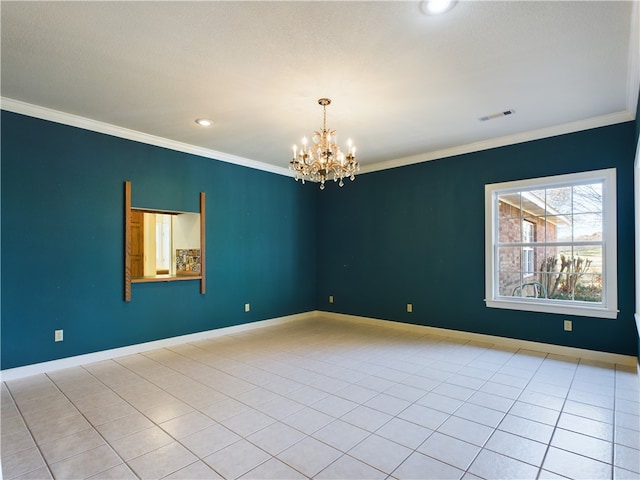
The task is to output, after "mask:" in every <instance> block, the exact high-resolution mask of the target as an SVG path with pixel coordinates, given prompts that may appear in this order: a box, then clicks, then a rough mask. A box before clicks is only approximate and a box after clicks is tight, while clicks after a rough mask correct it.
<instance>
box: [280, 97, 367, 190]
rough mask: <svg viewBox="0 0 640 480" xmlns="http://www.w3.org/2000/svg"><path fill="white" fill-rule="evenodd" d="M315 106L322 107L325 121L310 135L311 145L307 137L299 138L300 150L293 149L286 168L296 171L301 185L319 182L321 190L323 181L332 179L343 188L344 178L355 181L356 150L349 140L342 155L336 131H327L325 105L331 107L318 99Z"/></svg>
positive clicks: (323, 100) (326, 99) (324, 99)
mask: <svg viewBox="0 0 640 480" xmlns="http://www.w3.org/2000/svg"><path fill="white" fill-rule="evenodd" d="M318 104H320V105H322V110H323V112H324V113H323V115H324V120H323V123H322V130H321V131H319V132H318V131H316V132H313V145H311V146H309V145H307V138H306V137H305V138H303V139H302V147H301V148H300V151H298V146H297V145H294V146H293V159H292V160H291V162H289V163H290V164H289V169H290V170H293V171H294V172H295V174H296V175H295V179H296V182H297V181H298V179H301V180H302V183H304V181H305V179H306V180H311V181H312V182H320V189H321V190H324V182H325V181H326V180H327V179H328V178H329V177H330V176H333V181H334V182H337V181H338V180H340V183H339V185H340V186H341V187H342V186H343V185H344V181H343V179H344V177H349V178H350V179H351V180H352V181H353V180H355V178H356V172H357V171H359V170H360V166H359V165H358V161H357V160H356V147H354V146H353V144H352V143H351V139H349V140H348V142H347V145H348V153H347V154H346V155H345V154H344V153H343V152H341V151H340V148H339V147H338V145H336V131H335V130H329V129H327V105H330V104H331V100H330V99H328V98H321V99H319V100H318Z"/></svg>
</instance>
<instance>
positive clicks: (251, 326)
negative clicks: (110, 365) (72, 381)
mask: <svg viewBox="0 0 640 480" xmlns="http://www.w3.org/2000/svg"><path fill="white" fill-rule="evenodd" d="M314 317H316V314H315V312H305V313H298V314H294V315H288V316H285V317H278V318H271V319H268V320H259V321H257V322H251V323H243V324H242V325H234V326H231V327H223V328H217V329H215V330H207V331H204V332H198V333H191V334H188V335H180V336H177V337H171V338H165V339H162V340H155V341H152V342H145V343H138V344H136V345H129V346H127V347H120V348H113V349H110V350H102V351H100V352H95V353H87V354H84V355H76V356H73V357H67V358H61V359H59V360H52V361H49V362H42V363H34V364H33V365H26V366H24V367H16V368H9V369H6V370H0V381H2V382H7V381H11V380H16V379H19V378H23V377H29V376H31V375H37V374H40V373H46V372H53V371H56V370H62V369H65V368H71V367H77V366H80V365H86V364H88V363H94V362H100V361H103V360H111V359H114V358H118V357H123V356H126V355H134V354H136V353H143V352H148V351H149V350H155V349H158V348H165V347H171V346H174V345H179V344H181V343H188V342H197V341H199V340H208V339H210V338H216V337H221V336H224V335H232V334H234V333H240V332H248V331H251V330H257V329H260V328H265V327H272V326H275V325H283V324H285V323H289V322H294V321H301V320H307V319H309V318H314Z"/></svg>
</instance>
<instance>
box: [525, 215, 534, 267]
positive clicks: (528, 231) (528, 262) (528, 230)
mask: <svg viewBox="0 0 640 480" xmlns="http://www.w3.org/2000/svg"><path fill="white" fill-rule="evenodd" d="M533 231H534V224H533V222H530V221H529V220H522V243H523V245H525V246H523V247H522V275H523V276H524V277H532V276H533V272H534V266H533V265H534V261H533V247H531V246H526V245H527V244H532V243H533V242H534V234H533Z"/></svg>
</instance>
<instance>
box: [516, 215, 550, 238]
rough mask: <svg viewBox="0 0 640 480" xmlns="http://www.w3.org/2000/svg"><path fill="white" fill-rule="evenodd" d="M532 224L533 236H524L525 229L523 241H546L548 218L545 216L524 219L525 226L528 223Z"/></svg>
mask: <svg viewBox="0 0 640 480" xmlns="http://www.w3.org/2000/svg"><path fill="white" fill-rule="evenodd" d="M527 223H528V224H530V225H531V237H530V239H527V238H525V237H524V231H523V241H524V242H544V241H545V230H546V229H545V225H546V223H547V222H546V220H545V218H544V217H526V218H524V219H523V220H522V224H523V227H524V226H525V225H526V224H527Z"/></svg>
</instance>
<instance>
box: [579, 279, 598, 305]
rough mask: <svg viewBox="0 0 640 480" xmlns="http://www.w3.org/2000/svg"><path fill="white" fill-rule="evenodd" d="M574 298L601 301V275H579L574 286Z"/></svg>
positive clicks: (583, 300) (584, 300)
mask: <svg viewBox="0 0 640 480" xmlns="http://www.w3.org/2000/svg"><path fill="white" fill-rule="evenodd" d="M574 300H579V301H581V302H596V303H602V275H596V274H585V275H583V276H581V277H580V279H579V280H578V282H577V283H576V286H575V293H574Z"/></svg>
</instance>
